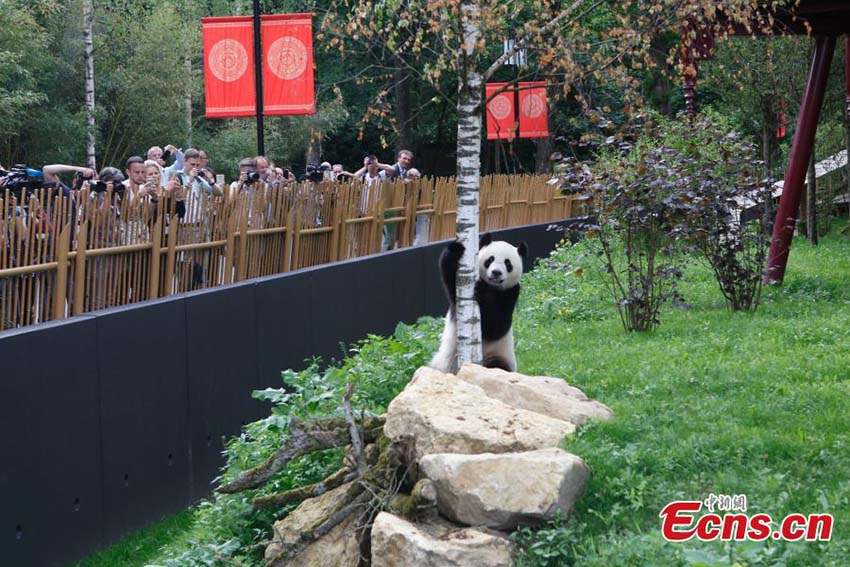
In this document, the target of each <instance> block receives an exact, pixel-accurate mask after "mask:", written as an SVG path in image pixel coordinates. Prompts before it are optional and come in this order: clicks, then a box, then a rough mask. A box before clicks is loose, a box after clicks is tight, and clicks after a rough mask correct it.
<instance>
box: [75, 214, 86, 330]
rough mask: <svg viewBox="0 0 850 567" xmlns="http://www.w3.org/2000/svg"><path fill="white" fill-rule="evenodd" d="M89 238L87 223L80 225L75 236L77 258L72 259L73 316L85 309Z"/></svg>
mask: <svg viewBox="0 0 850 567" xmlns="http://www.w3.org/2000/svg"><path fill="white" fill-rule="evenodd" d="M88 238H89V221H88V220H84V221H83V222H82V223H81V224H80V233H79V234H78V235H77V257H76V258H74V305H73V313H74V315H79V314H80V313H82V312H83V310H84V309H85V303H86V245H87V244H88Z"/></svg>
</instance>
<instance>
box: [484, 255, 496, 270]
mask: <svg viewBox="0 0 850 567" xmlns="http://www.w3.org/2000/svg"><path fill="white" fill-rule="evenodd" d="M495 259H496V257H495V256H490V257H489V258H487V260H486V261H485V262H484V267H485V268H489V267H490V264H492V263H493V260H495Z"/></svg>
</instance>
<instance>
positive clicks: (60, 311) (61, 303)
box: [53, 224, 71, 319]
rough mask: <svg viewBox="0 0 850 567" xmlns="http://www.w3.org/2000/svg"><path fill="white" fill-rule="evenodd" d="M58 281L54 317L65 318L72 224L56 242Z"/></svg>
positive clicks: (54, 301) (64, 229)
mask: <svg viewBox="0 0 850 567" xmlns="http://www.w3.org/2000/svg"><path fill="white" fill-rule="evenodd" d="M56 246H57V248H56V282H55V284H54V287H53V318H54V319H64V318H65V297H66V295H67V292H68V268H69V264H68V248H70V247H71V225H70V224H66V225H65V226H64V227H63V228H62V231H61V232H60V233H59V241H58V242H57V243H56Z"/></svg>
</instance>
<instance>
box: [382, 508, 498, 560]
mask: <svg viewBox="0 0 850 567" xmlns="http://www.w3.org/2000/svg"><path fill="white" fill-rule="evenodd" d="M511 565H513V560H512V559H511V544H510V541H509V540H508V539H507V538H506V537H504V536H503V535H502V534H497V533H493V532H489V531H483V530H478V529H473V528H458V527H457V526H452V525H450V524H448V523H447V522H445V521H440V520H439V519H437V518H430V519H428V520H425V521H422V522H419V523H417V524H413V523H411V522H409V521H407V520H404V519H402V518H400V517H398V516H394V515H393V514H389V513H387V512H381V513H380V514H378V517H377V518H375V522H374V524H372V567H483V566H486V567H510V566H511Z"/></svg>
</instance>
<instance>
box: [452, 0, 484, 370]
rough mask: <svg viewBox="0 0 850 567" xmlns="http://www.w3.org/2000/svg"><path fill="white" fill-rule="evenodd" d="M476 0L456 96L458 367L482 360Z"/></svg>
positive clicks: (469, 10) (466, 14) (468, 12)
mask: <svg viewBox="0 0 850 567" xmlns="http://www.w3.org/2000/svg"><path fill="white" fill-rule="evenodd" d="M480 9H481V8H480V6H479V4H478V0H465V1H464V2H462V3H461V6H460V10H461V14H462V18H463V24H462V25H463V44H464V47H463V49H462V50H461V52H460V61H459V62H458V71H459V72H458V83H459V85H458V101H457V238H458V240H459V241H460V243H461V244H463V246H464V252H463V257H462V258H461V261H460V266H459V268H458V272H457V358H458V361H457V362H458V367H460V366H461V365H463V364H464V363H466V362H481V324H480V323H481V317H480V315H479V312H478V304H477V303H475V300H474V294H475V279H476V277H477V275H478V266H477V258H478V190H479V186H480V181H481V95H482V92H481V91H482V89H483V87H484V85H483V76H482V73H481V71H480V70H479V68H478V61H477V56H476V53H475V48H474V46H475V43H476V41H477V40H478V35H479V29H478V22H479V18H480Z"/></svg>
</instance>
